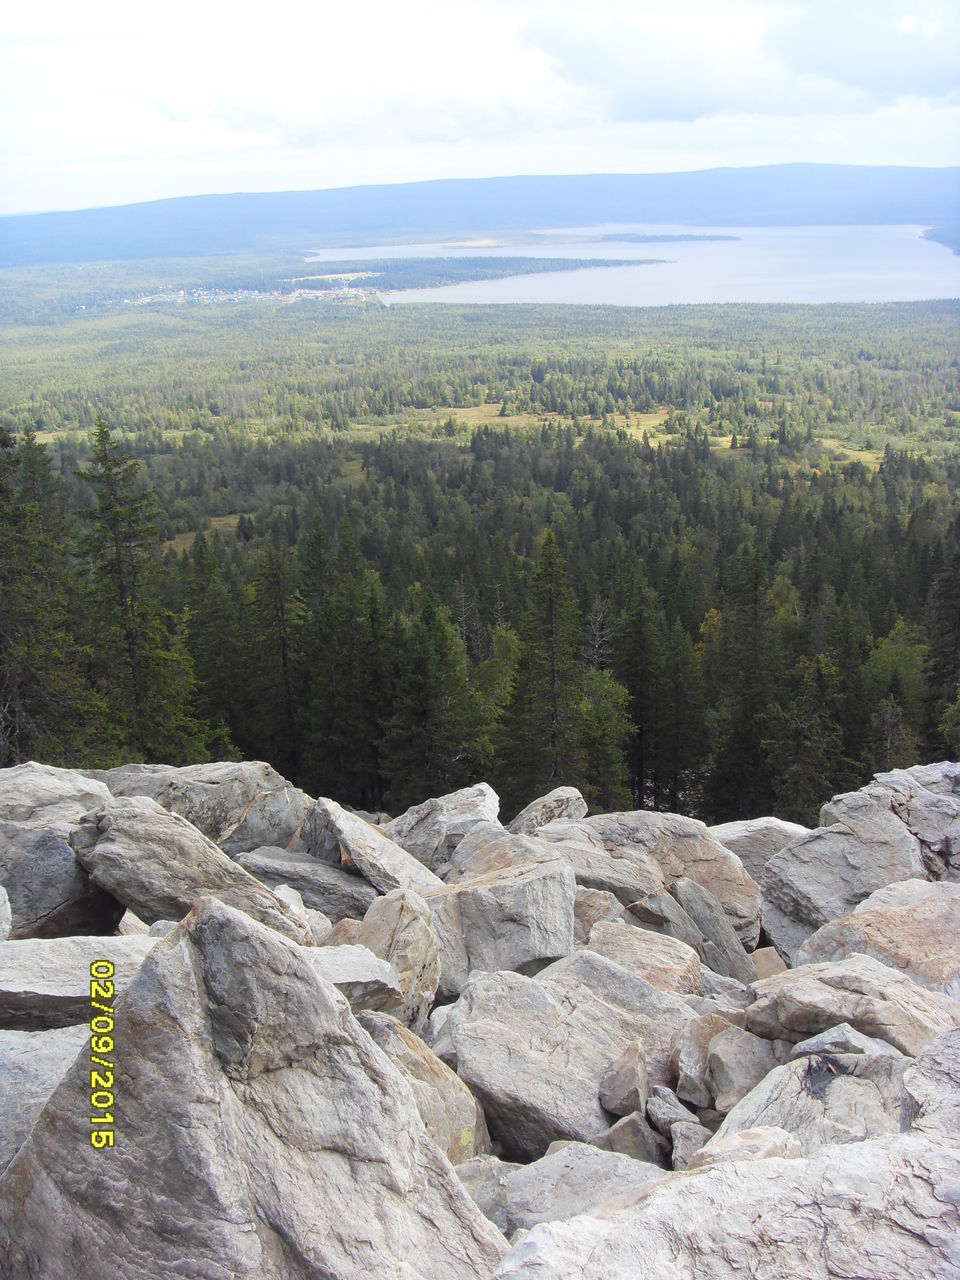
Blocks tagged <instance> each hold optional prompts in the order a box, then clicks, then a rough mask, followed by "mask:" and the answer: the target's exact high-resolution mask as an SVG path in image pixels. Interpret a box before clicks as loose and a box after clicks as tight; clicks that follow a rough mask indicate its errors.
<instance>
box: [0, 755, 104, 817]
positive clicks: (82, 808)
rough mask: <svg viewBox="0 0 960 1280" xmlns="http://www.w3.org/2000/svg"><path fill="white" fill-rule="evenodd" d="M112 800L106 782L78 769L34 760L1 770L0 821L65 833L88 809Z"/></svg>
mask: <svg viewBox="0 0 960 1280" xmlns="http://www.w3.org/2000/svg"><path fill="white" fill-rule="evenodd" d="M109 800H110V792H109V791H108V790H107V788H106V786H105V785H104V783H102V782H99V781H97V780H96V779H95V778H91V777H90V776H89V775H88V774H85V773H81V772H80V771H79V770H77V769H55V768H53V767H52V766H51V765H46V764H36V763H35V762H34V761H32V760H31V761H28V763H26V764H18V765H15V766H14V767H13V768H11V769H0V822H9V823H14V824H18V825H26V826H31V827H35V828H46V829H48V830H51V831H54V832H55V833H56V834H57V835H59V836H66V835H67V833H68V832H69V830H70V828H71V827H73V826H75V825H76V823H78V822H79V821H80V819H81V818H82V817H83V815H84V814H85V813H86V812H87V811H88V810H90V809H93V808H95V807H96V806H97V805H102V804H106V803H108V802H109Z"/></svg>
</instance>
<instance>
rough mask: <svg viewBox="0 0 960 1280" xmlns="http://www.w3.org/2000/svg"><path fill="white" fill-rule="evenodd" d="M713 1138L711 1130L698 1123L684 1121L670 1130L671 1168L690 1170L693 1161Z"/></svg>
mask: <svg viewBox="0 0 960 1280" xmlns="http://www.w3.org/2000/svg"><path fill="white" fill-rule="evenodd" d="M712 1136H713V1135H712V1134H711V1132H710V1130H709V1129H706V1128H704V1126H703V1125H702V1124H698V1123H697V1122H696V1121H694V1122H693V1123H689V1122H687V1121H682V1122H679V1123H677V1124H675V1125H674V1126H673V1128H672V1129H671V1130H670V1140H671V1142H672V1143H673V1148H672V1150H671V1152H670V1164H671V1167H672V1168H674V1169H677V1170H680V1169H689V1168H690V1162H691V1160H693V1158H694V1156H695V1155H696V1154H697V1152H698V1151H700V1150H701V1149H702V1148H703V1147H704V1145H705V1144H706V1143H708V1142H709V1141H710V1139H711V1137H712Z"/></svg>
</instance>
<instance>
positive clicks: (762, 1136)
mask: <svg viewBox="0 0 960 1280" xmlns="http://www.w3.org/2000/svg"><path fill="white" fill-rule="evenodd" d="M803 1156H804V1151H803V1147H801V1145H800V1143H799V1142H798V1141H797V1139H796V1138H795V1137H794V1136H793V1134H792V1133H788V1132H787V1131H786V1129H778V1128H777V1127H776V1126H775V1125H758V1126H757V1127H756V1128H755V1129H739V1130H738V1131H737V1132H736V1133H730V1134H727V1135H725V1136H724V1137H722V1138H721V1137H716V1136H715V1137H713V1138H711V1139H710V1142H709V1143H708V1144H707V1145H705V1146H704V1147H702V1148H701V1149H700V1151H699V1152H698V1153H697V1154H696V1155H695V1156H694V1157H693V1158H692V1159H691V1161H690V1163H689V1165H688V1166H687V1167H688V1168H689V1169H709V1168H711V1167H712V1166H713V1165H718V1164H728V1163H729V1162H730V1161H732V1160H771V1159H779V1160H802V1159H803Z"/></svg>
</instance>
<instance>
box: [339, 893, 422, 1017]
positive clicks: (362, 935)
mask: <svg viewBox="0 0 960 1280" xmlns="http://www.w3.org/2000/svg"><path fill="white" fill-rule="evenodd" d="M357 941H358V942H359V943H360V944H361V946H364V947H368V948H369V949H370V950H371V951H372V952H373V953H374V955H377V956H379V957H380V958H381V960H386V961H387V962H388V964H389V965H390V966H391V968H392V969H393V971H394V973H395V974H396V977H397V982H398V983H399V986H400V990H401V991H402V993H403V1003H402V1005H401V1007H400V1009H399V1011H398V1015H397V1016H398V1017H399V1018H400V1019H401V1021H402V1022H404V1023H406V1025H407V1026H408V1027H410V1028H411V1030H413V1031H415V1032H416V1033H417V1034H418V1035H419V1034H420V1032H421V1031H422V1030H423V1028H424V1026H425V1025H426V1022H427V1018H428V1017H429V1016H430V1010H431V1009H432V1008H433V1001H434V998H435V997H436V994H437V987H438V986H439V984H440V940H439V938H438V937H437V932H436V930H435V929H434V927H433V921H432V917H431V914H430V908H429V907H428V906H427V904H426V903H425V902H424V900H423V898H421V897H419V896H418V895H417V894H415V893H412V892H411V891H410V890H409V889H394V891H393V892H392V893H388V894H387V895H386V896H385V897H382V898H377V900H376V901H375V902H374V903H373V905H372V906H371V907H370V909H369V911H368V912H367V914H366V915H365V916H364V917H363V921H362V923H361V925H360V928H359V929H358V930H357Z"/></svg>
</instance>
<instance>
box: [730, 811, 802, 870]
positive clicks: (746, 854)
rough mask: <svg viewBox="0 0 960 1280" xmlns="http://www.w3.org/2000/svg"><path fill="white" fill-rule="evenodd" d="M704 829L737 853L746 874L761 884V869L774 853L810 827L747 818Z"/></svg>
mask: <svg viewBox="0 0 960 1280" xmlns="http://www.w3.org/2000/svg"><path fill="white" fill-rule="evenodd" d="M707 830H708V831H709V832H710V834H711V835H712V836H713V838H714V840H718V841H719V842H720V844H722V845H723V847H724V848H725V849H729V850H730V852H731V853H733V854H736V856H737V857H738V858H739V859H740V861H741V862H742V863H743V865H744V866H745V867H746V869H747V871H748V872H749V874H750V875H751V876H752V877H753V879H754V880H756V882H757V884H759V883H760V877H761V876H762V875H763V868H764V867H765V866H766V865H767V863H768V862H769V861H770V859H771V858H772V857H773V855H774V854H775V853H779V852H780V850H781V849H785V848H786V847H787V845H788V844H792V843H793V841H794V840H799V839H800V837H801V836H806V835H809V834H810V829H809V827H801V826H800V824H799V823H798V822H783V821H782V820H781V819H780V818H749V819H747V820H746V821H743V822H723V823H721V824H720V825H719V826H716V827H707Z"/></svg>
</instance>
